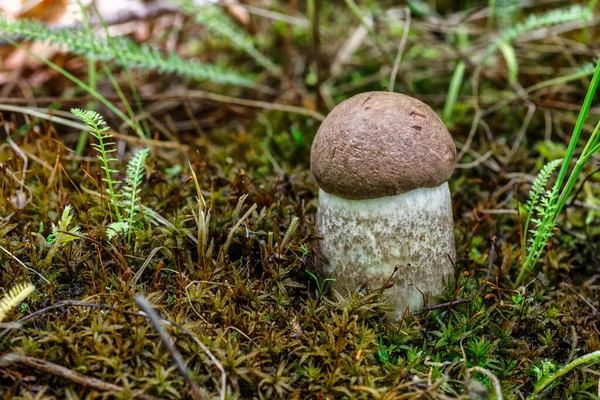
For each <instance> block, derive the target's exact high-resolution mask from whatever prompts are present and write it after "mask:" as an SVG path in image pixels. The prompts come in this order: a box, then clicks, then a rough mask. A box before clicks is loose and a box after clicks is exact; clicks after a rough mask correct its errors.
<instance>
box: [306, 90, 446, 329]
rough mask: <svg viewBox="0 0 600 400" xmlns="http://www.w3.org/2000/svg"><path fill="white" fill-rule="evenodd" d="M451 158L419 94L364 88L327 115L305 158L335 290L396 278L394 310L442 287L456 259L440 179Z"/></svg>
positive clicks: (441, 129)
mask: <svg viewBox="0 0 600 400" xmlns="http://www.w3.org/2000/svg"><path fill="white" fill-rule="evenodd" d="M455 165H456V147H455V146H454V141H453V140H452V137H451V136H450V133H449V132H448V129H447V128H446V127H445V126H444V123H443V122H442V121H441V120H440V118H439V117H438V116H437V115H436V114H435V112H434V111H433V110H432V109H431V108H430V107H429V106H428V105H426V104H425V103H423V102H421V101H419V100H417V99H414V98H412V97H409V96H405V95H402V94H399V93H390V92H368V93H362V94H358V95H356V96H354V97H352V98H350V99H348V100H346V101H344V102H342V103H340V104H339V105H337V106H336V107H335V108H334V109H333V110H332V111H331V113H329V115H328V116H327V118H325V120H324V121H323V123H322V124H321V126H320V127H319V130H318V132H317V135H316V136H315V139H314V142H313V144H312V149H311V157H310V166H311V170H312V173H313V175H314V177H315V179H316V181H317V183H318V184H319V187H320V190H319V206H318V211H317V233H318V234H319V236H320V237H321V249H322V252H323V254H324V255H325V257H326V258H327V259H328V261H329V263H328V265H327V266H326V267H325V268H324V271H323V272H325V273H326V274H327V275H328V276H331V277H332V278H335V281H334V282H333V288H334V289H337V290H339V289H341V288H347V289H350V290H356V289H358V288H360V287H363V286H364V285H368V286H370V287H371V288H381V287H384V286H386V287H389V286H390V285H392V284H393V285H392V286H391V287H389V288H388V289H387V290H386V291H385V294H386V295H387V300H388V303H389V304H390V305H391V306H392V309H393V313H394V317H395V318H399V317H401V316H402V314H403V313H404V312H405V310H406V308H407V307H408V309H409V310H410V311H418V310H420V309H422V308H423V306H424V305H425V304H426V303H427V302H429V301H430V300H432V299H433V298H435V297H437V296H439V295H441V294H442V291H443V284H444V281H445V280H447V279H449V278H450V277H451V276H452V275H453V272H454V268H453V263H454V260H455V258H456V249H455V246H454V233H453V219H452V203H451V199H450V190H449V189H448V182H447V181H448V179H449V178H450V176H451V175H452V171H453V170H454V167H455ZM396 266H398V269H397V270H396V269H395V268H396ZM394 271H396V273H394Z"/></svg>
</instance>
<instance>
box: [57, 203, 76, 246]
mask: <svg viewBox="0 0 600 400" xmlns="http://www.w3.org/2000/svg"><path fill="white" fill-rule="evenodd" d="M71 209H72V207H71V205H70V204H69V205H67V206H66V207H65V209H64V210H63V212H62V215H61V217H60V220H59V221H58V226H57V225H54V222H53V223H52V236H53V238H54V241H53V242H54V243H55V244H57V245H59V246H61V245H64V244H67V243H69V242H71V241H73V240H76V239H77V236H74V235H69V234H68V233H64V232H70V233H73V234H75V235H77V234H79V226H74V227H73V228H70V229H69V225H71V221H72V220H73V216H72V215H71Z"/></svg>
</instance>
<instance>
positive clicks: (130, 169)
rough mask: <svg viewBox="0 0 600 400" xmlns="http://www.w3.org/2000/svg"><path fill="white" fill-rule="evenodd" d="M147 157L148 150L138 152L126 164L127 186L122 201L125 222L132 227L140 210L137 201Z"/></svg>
mask: <svg viewBox="0 0 600 400" xmlns="http://www.w3.org/2000/svg"><path fill="white" fill-rule="evenodd" d="M147 157H148V149H143V150H140V151H138V152H137V153H135V155H134V156H133V158H132V159H131V160H130V161H129V163H128V164H127V186H125V187H124V188H123V200H124V202H125V204H126V207H127V214H126V221H127V222H128V223H129V225H130V226H133V225H134V223H135V221H134V219H135V216H136V214H137V213H138V212H139V210H140V206H139V204H138V199H139V193H140V191H141V185H142V181H143V179H144V166H145V164H146V158H147Z"/></svg>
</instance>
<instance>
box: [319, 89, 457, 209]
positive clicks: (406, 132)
mask: <svg viewBox="0 0 600 400" xmlns="http://www.w3.org/2000/svg"><path fill="white" fill-rule="evenodd" d="M455 166H456V147H455V145H454V141H453V140H452V136H450V133H449V132H448V129H447V128H446V126H445V125H444V123H443V122H442V120H441V119H440V118H439V117H438V116H437V115H436V113H435V112H434V111H433V110H432V109H431V107H429V106H428V105H427V104H425V103H423V102H422V101H420V100H417V99H415V98H412V97H410V96H405V95H403V94H400V93H391V92H367V93H361V94H358V95H356V96H354V97H351V98H349V99H347V100H345V101H343V102H342V103H340V104H338V105H337V106H336V107H335V108H334V109H333V110H332V111H331V112H330V113H329V115H328V116H327V118H325V120H324V121H323V123H322V124H321V126H320V127H319V130H318V132H317V135H316V136H315V139H314V141H313V144H312V149H311V156H310V167H311V170H312V173H313V175H314V177H315V179H316V180H317V183H318V184H319V187H320V188H321V189H323V190H324V191H325V192H327V193H329V194H333V195H336V196H339V197H343V198H346V199H352V200H360V199H373V198H378V197H385V196H394V195H397V194H401V193H406V192H409V191H411V190H414V189H418V188H426V187H436V186H439V185H441V184H442V183H444V182H446V181H447V180H448V179H450V176H451V175H452V172H453V171H454V167H455Z"/></svg>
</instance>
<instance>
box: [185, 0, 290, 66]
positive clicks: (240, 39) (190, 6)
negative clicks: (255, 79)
mask: <svg viewBox="0 0 600 400" xmlns="http://www.w3.org/2000/svg"><path fill="white" fill-rule="evenodd" d="M174 1H175V3H176V4H178V5H179V7H181V9H182V10H183V12H185V13H186V14H189V15H193V16H194V18H195V19H196V22H197V23H199V24H201V25H203V26H205V27H206V29H208V30H209V31H210V32H211V33H213V34H215V35H217V36H221V37H223V38H226V39H228V40H229V41H230V42H231V44H232V45H233V46H234V47H235V48H238V49H240V50H242V51H244V52H246V53H247V54H248V55H249V56H250V57H252V58H254V60H255V61H256V62H257V63H258V64H259V65H261V66H262V67H264V68H265V69H267V70H268V71H270V72H271V73H272V74H274V75H279V74H280V73H281V69H280V68H279V67H278V66H277V65H275V64H273V62H272V61H271V60H269V59H268V58H267V57H265V56H264V55H263V54H262V53H261V52H260V51H259V50H258V49H257V48H256V47H255V46H254V40H253V39H252V37H251V36H250V35H248V34H247V33H246V32H245V31H243V30H242V29H240V27H239V26H237V25H236V24H235V23H233V21H232V20H231V18H230V17H229V16H227V15H226V14H225V13H224V12H223V10H222V9H221V7H219V6H216V5H214V4H206V3H203V4H200V5H197V4H194V2H193V1H192V0H174Z"/></svg>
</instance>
